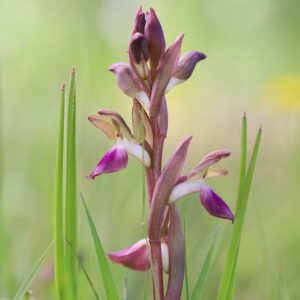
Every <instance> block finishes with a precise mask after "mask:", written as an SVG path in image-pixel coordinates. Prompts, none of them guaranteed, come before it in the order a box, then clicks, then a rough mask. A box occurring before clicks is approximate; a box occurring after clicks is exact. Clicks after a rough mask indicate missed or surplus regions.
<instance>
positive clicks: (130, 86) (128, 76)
mask: <svg viewBox="0 0 300 300" xmlns="http://www.w3.org/2000/svg"><path fill="white" fill-rule="evenodd" d="M108 70H109V71H111V72H113V73H115V75H116V78H117V83H118V86H119V88H120V89H121V90H122V91H123V93H125V94H126V95H127V96H129V97H131V98H136V99H137V100H139V101H140V102H141V103H142V104H143V105H145V107H147V108H149V106H150V104H149V103H150V102H149V97H148V96H147V94H146V93H145V91H144V90H143V86H142V85H141V83H140V80H139V78H138V77H137V75H136V74H135V72H134V71H133V69H132V67H131V66H130V65H129V64H126V63H116V64H113V65H111V66H110V67H109V68H108Z"/></svg>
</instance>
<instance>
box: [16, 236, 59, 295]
mask: <svg viewBox="0 0 300 300" xmlns="http://www.w3.org/2000/svg"><path fill="white" fill-rule="evenodd" d="M53 243H54V241H52V243H51V244H50V245H49V246H48V248H47V249H46V251H45V252H44V254H43V255H42V257H41V258H40V259H39V261H38V262H37V264H36V265H35V267H34V268H33V270H32V271H31V273H30V274H29V275H28V277H27V278H26V279H25V281H24V282H23V284H22V285H21V287H20V288H19V290H18V292H17V294H16V295H15V297H14V298H13V300H20V299H22V297H23V296H24V295H25V293H26V292H27V290H28V289H29V287H30V285H31V283H32V281H33V280H34V278H35V276H36V274H37V273H38V271H39V269H40V267H41V266H42V264H43V262H44V261H45V260H46V258H47V256H48V254H49V252H50V250H51V248H52V246H53Z"/></svg>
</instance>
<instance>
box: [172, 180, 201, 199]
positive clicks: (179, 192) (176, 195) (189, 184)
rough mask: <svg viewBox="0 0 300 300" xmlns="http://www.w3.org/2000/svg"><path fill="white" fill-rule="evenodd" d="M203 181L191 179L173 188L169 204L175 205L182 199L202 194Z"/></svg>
mask: <svg viewBox="0 0 300 300" xmlns="http://www.w3.org/2000/svg"><path fill="white" fill-rule="evenodd" d="M202 181H203V179H202V178H200V179H190V180H187V181H185V182H182V183H179V184H177V185H175V187H174V188H173V190H172V192H171V194H170V196H169V201H168V203H169V204H171V203H174V202H175V201H177V200H179V199H180V198H182V197H184V196H186V195H189V194H192V193H198V192H200V186H201V182H202Z"/></svg>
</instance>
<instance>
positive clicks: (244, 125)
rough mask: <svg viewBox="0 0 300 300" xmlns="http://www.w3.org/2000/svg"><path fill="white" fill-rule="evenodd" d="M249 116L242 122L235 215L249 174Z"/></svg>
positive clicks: (244, 117)
mask: <svg viewBox="0 0 300 300" xmlns="http://www.w3.org/2000/svg"><path fill="white" fill-rule="evenodd" d="M247 136H248V134H247V116H246V113H244V116H243V120H242V135H241V160H240V178H239V187H238V196H237V204H236V209H235V214H236V213H237V212H238V209H239V206H240V203H241V199H242V192H243V187H244V184H245V179H246V172H247Z"/></svg>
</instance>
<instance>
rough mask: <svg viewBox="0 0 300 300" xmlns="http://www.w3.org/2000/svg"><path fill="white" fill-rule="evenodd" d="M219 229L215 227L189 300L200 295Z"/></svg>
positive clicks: (196, 299)
mask: <svg viewBox="0 0 300 300" xmlns="http://www.w3.org/2000/svg"><path fill="white" fill-rule="evenodd" d="M219 230H220V225H219V226H218V227H217V230H216V233H215V235H214V237H213V239H212V242H211V245H210V247H209V250H208V252H207V255H206V257H205V260H204V263H203V266H202V269H201V271H200V274H199V276H198V279H197V282H196V285H195V288H194V291H193V294H192V297H191V300H199V299H200V297H201V294H202V292H203V287H204V284H205V281H206V278H207V275H208V270H209V266H210V263H211V259H212V255H213V250H214V247H215V242H216V237H217V234H218V232H219Z"/></svg>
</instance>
